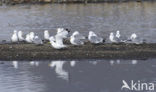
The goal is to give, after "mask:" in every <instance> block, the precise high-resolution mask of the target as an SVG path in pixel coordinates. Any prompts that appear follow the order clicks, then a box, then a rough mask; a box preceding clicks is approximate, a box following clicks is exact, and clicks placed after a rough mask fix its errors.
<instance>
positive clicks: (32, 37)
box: [29, 32, 35, 42]
mask: <svg viewBox="0 0 156 92" xmlns="http://www.w3.org/2000/svg"><path fill="white" fill-rule="evenodd" d="M29 36H30V40H31V41H32V42H33V41H34V37H35V33H34V32H30V35H29Z"/></svg>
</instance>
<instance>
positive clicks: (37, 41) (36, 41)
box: [33, 36, 43, 45]
mask: <svg viewBox="0 0 156 92" xmlns="http://www.w3.org/2000/svg"><path fill="white" fill-rule="evenodd" d="M33 42H34V43H35V44H37V45H41V44H43V42H42V40H41V39H40V38H39V37H38V36H35V37H34V41H33Z"/></svg>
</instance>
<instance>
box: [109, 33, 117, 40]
mask: <svg viewBox="0 0 156 92" xmlns="http://www.w3.org/2000/svg"><path fill="white" fill-rule="evenodd" d="M109 40H110V41H111V42H116V40H115V37H114V33H113V32H111V33H110V36H109Z"/></svg>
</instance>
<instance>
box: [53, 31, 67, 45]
mask: <svg viewBox="0 0 156 92" xmlns="http://www.w3.org/2000/svg"><path fill="white" fill-rule="evenodd" d="M68 34H69V30H68V29H63V28H58V29H57V34H56V35H55V40H56V43H57V44H62V45H63V39H65V38H67V37H68Z"/></svg>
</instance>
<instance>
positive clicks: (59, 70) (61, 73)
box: [49, 61, 69, 80]
mask: <svg viewBox="0 0 156 92" xmlns="http://www.w3.org/2000/svg"><path fill="white" fill-rule="evenodd" d="M64 64H65V61H52V62H51V63H50V64H49V66H50V67H52V68H55V72H56V74H57V75H58V77H60V78H62V79H64V80H68V78H69V73H68V72H67V71H65V70H64V69H63V65H64Z"/></svg>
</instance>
